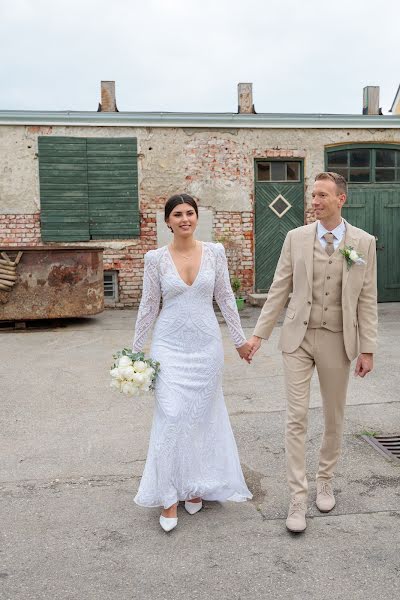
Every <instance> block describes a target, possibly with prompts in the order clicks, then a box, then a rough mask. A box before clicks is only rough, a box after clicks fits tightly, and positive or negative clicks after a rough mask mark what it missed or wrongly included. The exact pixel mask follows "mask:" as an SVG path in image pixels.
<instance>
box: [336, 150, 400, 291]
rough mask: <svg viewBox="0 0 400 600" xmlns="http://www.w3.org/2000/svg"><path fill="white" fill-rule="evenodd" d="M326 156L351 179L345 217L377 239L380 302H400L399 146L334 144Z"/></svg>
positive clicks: (344, 175) (344, 211) (344, 212)
mask: <svg viewBox="0 0 400 600" xmlns="http://www.w3.org/2000/svg"><path fill="white" fill-rule="evenodd" d="M325 159H326V169H327V171H335V172H336V173H340V174H341V175H343V177H344V178H345V179H346V181H348V182H349V191H348V199H347V202H346V204H345V205H344V207H343V216H344V217H345V218H346V219H347V220H348V221H349V223H351V224H352V225H355V226H356V227H361V229H365V230H366V231H368V232H369V233H371V234H372V235H374V236H375V238H376V250H377V263H378V300H379V302H400V147H399V146H398V145H396V144H368V146H365V145H362V144H349V145H344V146H334V147H331V148H327V149H326V155H325Z"/></svg>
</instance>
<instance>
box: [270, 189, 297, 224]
mask: <svg viewBox="0 0 400 600" xmlns="http://www.w3.org/2000/svg"><path fill="white" fill-rule="evenodd" d="M268 206H269V208H270V209H271V210H272V212H274V213H275V214H276V216H277V217H279V218H280V219H281V218H282V217H283V215H284V214H286V213H287V211H288V210H290V209H291V208H292V205H291V204H290V202H288V201H287V200H286V198H284V197H283V196H282V194H279V196H277V197H276V198H275V200H272V202H271V204H269V205H268Z"/></svg>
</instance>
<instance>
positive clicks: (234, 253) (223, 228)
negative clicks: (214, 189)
mask: <svg viewBox="0 0 400 600" xmlns="http://www.w3.org/2000/svg"><path fill="white" fill-rule="evenodd" d="M214 233H215V240H216V241H219V242H221V243H222V244H223V245H224V246H225V251H226V256H227V259H228V265H229V271H230V274H231V276H233V275H236V276H237V277H238V278H239V279H240V280H241V282H242V290H241V291H242V292H243V291H244V292H252V291H253V285H254V262H253V243H254V236H253V213H250V212H229V211H217V212H216V213H215V215H214Z"/></svg>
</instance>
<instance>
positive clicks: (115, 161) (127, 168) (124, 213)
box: [87, 138, 139, 240]
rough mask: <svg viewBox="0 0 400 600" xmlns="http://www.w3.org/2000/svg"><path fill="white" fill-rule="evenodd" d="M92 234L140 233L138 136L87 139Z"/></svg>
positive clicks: (129, 235)
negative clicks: (136, 137)
mask: <svg viewBox="0 0 400 600" xmlns="http://www.w3.org/2000/svg"><path fill="white" fill-rule="evenodd" d="M87 161H88V184H89V215H90V217H89V219H90V237H91V239H94V240H96V239H97V240H100V239H107V238H111V239H114V238H133V237H137V236H138V235H139V206H138V204H139V203H138V170H137V142H136V139H135V138H102V139H98V138H88V139H87Z"/></svg>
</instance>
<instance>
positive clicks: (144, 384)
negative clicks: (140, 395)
mask: <svg viewBox="0 0 400 600" xmlns="http://www.w3.org/2000/svg"><path fill="white" fill-rule="evenodd" d="M140 389H141V390H142V391H143V392H148V391H149V389H150V383H149V382H146V383H143V385H141V386H140Z"/></svg>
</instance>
